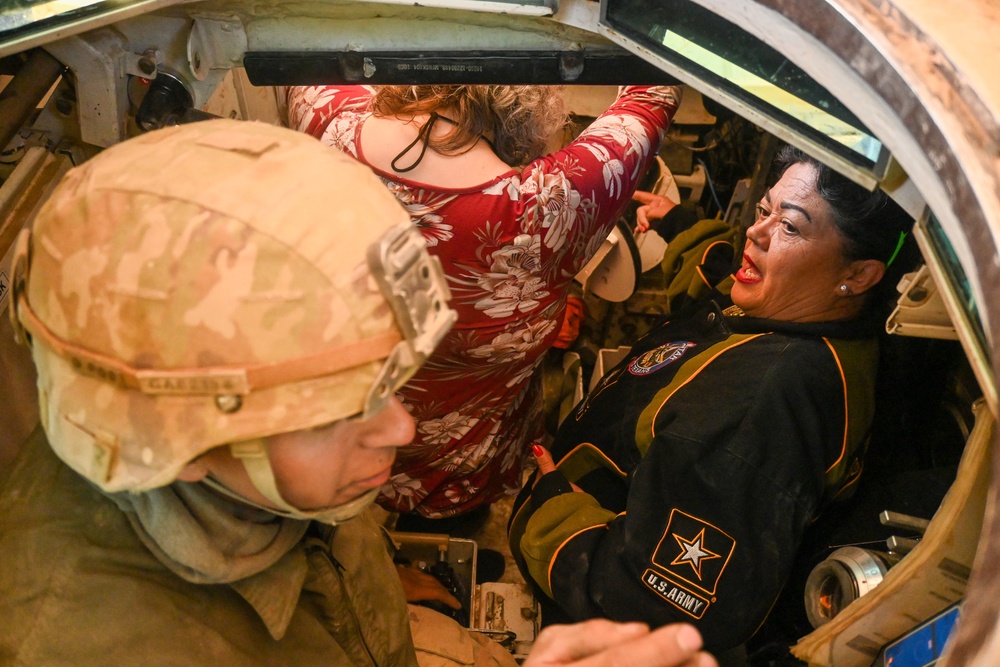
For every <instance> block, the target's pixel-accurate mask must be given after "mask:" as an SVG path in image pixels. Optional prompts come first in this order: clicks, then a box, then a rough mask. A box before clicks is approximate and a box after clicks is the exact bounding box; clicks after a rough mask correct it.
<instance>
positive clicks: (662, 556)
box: [642, 509, 736, 618]
mask: <svg viewBox="0 0 1000 667" xmlns="http://www.w3.org/2000/svg"><path fill="white" fill-rule="evenodd" d="M735 548H736V540H734V539H733V538H732V537H730V536H729V535H728V534H726V533H725V532H723V531H721V530H719V529H718V528H716V527H715V526H713V525H712V524H710V523H708V522H706V521H702V520H701V519H699V518H697V517H694V516H691V515H690V514H685V513H684V512H681V511H680V510H677V509H675V510H672V511H671V512H670V520H669V521H668V522H667V529H666V531H664V533H663V537H661V538H660V543H659V544H658V545H657V546H656V551H654V552H653V558H652V561H653V566H654V567H652V568H649V569H647V570H646V571H645V572H644V573H643V575H642V582H643V583H644V584H646V586H647V587H649V589H650V590H652V591H653V592H654V593H656V594H657V595H659V596H660V597H662V598H663V599H664V600H666V601H667V602H669V603H671V604H672V605H674V606H675V607H677V608H678V609H680V610H681V611H683V612H684V613H686V614H689V615H690V616H692V617H694V618H701V617H702V616H704V615H705V611H706V610H708V608H709V607H710V606H711V605H712V603H713V602H715V601H716V598H715V592H716V590H717V589H718V586H719V579H720V578H721V577H722V573H723V572H724V571H725V569H726V566H727V565H728V564H729V559H730V558H731V557H732V555H733V550H734V549H735Z"/></svg>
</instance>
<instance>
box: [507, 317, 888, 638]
mask: <svg viewBox="0 0 1000 667" xmlns="http://www.w3.org/2000/svg"><path fill="white" fill-rule="evenodd" d="M727 312H728V311H727ZM877 358H878V347H877V342H876V341H875V339H874V337H872V336H869V335H866V333H865V331H862V330H861V328H860V327H858V326H857V325H852V324H849V323H846V324H845V323H824V324H795V323H787V322H785V323H781V322H771V321H764V320H757V319H753V318H746V317H737V316H724V315H723V313H722V312H721V311H720V310H719V309H718V307H716V306H715V305H714V304H708V305H705V306H702V307H700V308H698V309H696V310H695V311H694V312H693V313H690V314H688V315H687V316H685V315H684V314H678V316H676V317H675V318H674V319H673V320H670V321H667V322H665V323H663V324H662V325H660V326H658V327H657V328H655V329H653V330H652V331H651V332H650V333H649V334H647V335H646V336H645V337H643V338H642V339H641V340H640V341H639V342H638V343H637V344H636V345H635V346H634V347H633V349H632V351H631V353H630V354H629V355H628V357H627V358H626V359H625V360H624V361H623V362H622V363H621V364H619V365H618V366H617V367H615V368H614V369H613V370H612V371H610V372H609V373H607V374H606V375H605V376H604V378H603V379H602V380H601V382H600V384H599V385H598V386H597V387H596V388H595V390H594V391H593V392H592V393H591V394H590V395H588V396H587V397H586V398H585V399H584V401H583V402H582V403H581V404H580V405H579V406H577V409H576V410H575V411H574V413H573V414H571V415H570V416H569V417H568V418H567V419H566V420H565V422H564V423H563V424H562V425H561V427H560V430H559V433H558V435H557V436H556V439H555V443H554V445H553V447H552V453H553V457H554V458H555V460H556V462H557V464H558V468H559V472H558V473H553V474H550V475H546V476H545V477H544V478H542V479H541V480H540V481H539V484H538V485H537V486H536V487H535V488H534V490H533V491H532V490H531V485H530V484H529V485H528V486H526V487H525V489H524V490H523V491H522V493H521V496H520V497H519V498H518V500H517V502H516V503H515V507H514V513H513V515H512V519H511V525H510V539H511V550H512V552H513V554H514V557H515V560H516V561H517V563H518V566H519V567H520V568H521V571H522V573H524V575H525V577H526V578H527V579H528V580H529V581H533V582H534V583H536V584H537V585H538V587H539V588H540V590H541V592H543V593H544V594H545V595H547V596H549V597H551V598H552V599H554V600H555V601H556V602H557V603H558V604H559V606H560V607H562V608H563V609H564V610H565V611H566V612H567V613H568V614H569V615H570V616H571V617H573V618H574V619H583V618H590V617H597V616H600V617H606V618H611V619H615V620H641V621H645V622H647V623H649V624H651V625H653V626H659V625H663V624H666V623H670V622H676V621H687V622H690V623H693V624H695V625H696V626H698V627H699V629H700V630H701V631H702V634H703V635H704V637H705V641H706V646H707V647H708V648H710V649H713V650H719V649H724V648H727V647H730V646H735V645H738V644H740V643H742V642H744V641H746V640H747V639H748V638H749V637H750V636H751V635H752V634H753V633H754V631H755V630H756V629H757V628H758V627H759V625H760V624H761V622H762V621H763V620H764V618H765V617H766V615H767V613H768V611H769V609H770V608H771V606H772V604H773V603H774V601H775V599H776V598H777V596H778V594H779V592H780V591H781V587H782V585H783V583H784V581H785V578H786V576H787V574H788V572H789V570H790V568H791V565H792V562H793V559H794V557H795V554H796V551H797V548H798V545H799V543H800V541H801V538H802V533H803V531H804V529H805V528H806V527H807V526H808V525H809V524H810V523H811V522H812V521H813V520H814V519H815V518H816V516H817V515H818V513H819V511H820V510H821V509H822V508H823V507H824V506H825V505H826V504H827V503H828V502H829V501H830V500H831V499H832V498H833V497H834V496H836V495H837V494H838V492H840V491H842V490H843V489H844V488H845V487H847V486H849V485H850V484H851V483H852V482H853V481H854V480H855V479H856V477H857V474H858V473H859V472H860V464H859V453H860V452H861V451H862V450H863V446H864V444H865V443H866V441H867V437H868V432H869V429H870V426H871V419H872V413H873V409H874V408H873V405H874V384H875V371H876V366H877ZM567 482H573V483H575V484H577V485H578V486H579V487H581V488H582V489H583V491H584V492H585V493H574V492H572V489H571V488H570V487H569V484H568V483H567Z"/></svg>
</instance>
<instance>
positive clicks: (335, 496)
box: [201, 397, 415, 511]
mask: <svg viewBox="0 0 1000 667" xmlns="http://www.w3.org/2000/svg"><path fill="white" fill-rule="evenodd" d="M414 434H415V426H414V422H413V418H412V417H410V414H409V413H408V412H407V411H406V409H405V408H404V407H403V405H402V404H401V403H400V402H399V400H398V399H396V398H395V397H392V398H391V399H390V400H389V401H388V402H387V404H386V406H385V408H383V409H382V410H381V411H380V412H378V413H377V414H375V415H373V416H371V417H369V418H368V419H361V418H360V417H359V418H355V419H343V420H340V421H336V422H334V423H332V424H328V425H326V426H321V427H318V428H313V429H305V430H301V431H293V432H291V433H282V434H280V435H274V436H270V437H268V438H265V442H266V443H267V452H268V458H269V459H270V461H271V469H272V470H273V471H274V477H275V481H276V482H277V484H278V490H279V492H280V493H281V496H282V497H283V498H284V499H285V501H287V502H288V503H289V504H290V505H292V506H293V507H296V508H298V509H301V510H305V511H312V510H320V509H328V508H331V507H336V506H338V505H342V504H344V503H346V502H348V501H350V500H354V499H355V498H357V497H359V496H361V495H363V494H365V493H366V492H368V491H370V490H371V489H373V488H375V487H378V486H381V485H382V484H384V483H385V482H386V481H387V480H388V479H389V473H390V469H391V467H392V462H393V460H394V459H395V458H396V448H397V447H402V446H405V445H408V444H409V443H410V442H412V441H413V437H414ZM201 461H202V463H203V465H204V466H205V467H206V468H207V469H208V474H210V475H211V476H212V477H213V478H214V479H215V480H216V481H217V482H219V483H220V484H222V485H223V486H225V487H227V488H229V489H231V490H232V491H234V492H236V493H238V494H240V495H241V496H243V497H245V498H247V499H248V500H250V501H252V502H254V503H256V504H258V505H260V506H263V507H271V506H272V505H271V503H269V502H268V501H267V499H265V498H264V497H263V496H262V495H261V494H260V493H259V492H258V491H257V489H256V488H255V487H254V485H253V484H252V483H251V482H250V479H249V477H248V476H247V473H246V470H245V469H244V467H243V464H242V463H241V462H240V461H238V460H236V459H234V458H233V457H232V455H231V454H230V453H229V448H228V447H221V448H217V449H215V450H212V451H211V452H208V453H207V454H206V455H205V456H203V457H202V459H201Z"/></svg>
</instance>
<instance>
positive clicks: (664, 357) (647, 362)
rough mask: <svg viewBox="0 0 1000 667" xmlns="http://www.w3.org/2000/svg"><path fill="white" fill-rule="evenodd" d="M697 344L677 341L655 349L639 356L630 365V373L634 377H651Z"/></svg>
mask: <svg viewBox="0 0 1000 667" xmlns="http://www.w3.org/2000/svg"><path fill="white" fill-rule="evenodd" d="M694 346H695V344H694V343H692V342H689V341H676V342H673V343H667V344H666V345H661V346H660V347H657V348H654V349H652V350H650V351H649V352H646V353H644V354H641V355H639V356H638V357H636V358H635V359H633V360H632V363H630V364H629V365H628V372H629V373H631V374H632V375H649V374H650V373H654V372H656V371H658V370H660V369H661V368H663V367H664V366H666V365H667V364H672V363H674V362H675V361H677V360H678V359H680V358H681V357H683V356H684V353H685V352H687V351H688V350H689V349H690V348H692V347H694Z"/></svg>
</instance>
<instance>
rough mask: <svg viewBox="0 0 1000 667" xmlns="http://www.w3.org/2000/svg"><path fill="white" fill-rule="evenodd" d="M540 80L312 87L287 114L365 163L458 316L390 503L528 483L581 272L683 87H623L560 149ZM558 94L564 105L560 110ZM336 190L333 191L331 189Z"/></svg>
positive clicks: (423, 506) (417, 412) (496, 491)
mask: <svg viewBox="0 0 1000 667" xmlns="http://www.w3.org/2000/svg"><path fill="white" fill-rule="evenodd" d="M555 95H558V93H557V92H556V91H555V90H553V89H548V88H545V87H541V86H414V87H410V86H385V87H378V88H371V87H365V86H311V87H297V88H290V89H289V90H288V111H289V125H290V126H291V127H292V128H295V129H298V130H302V131H304V132H307V133H309V134H311V135H313V136H315V137H317V138H319V139H320V140H322V141H323V142H324V143H326V144H329V145H331V146H336V147H337V148H340V149H341V150H343V151H344V152H346V153H348V154H349V155H351V156H353V157H354V158H356V159H358V160H359V161H361V162H363V163H365V164H367V165H368V166H370V167H371V168H372V169H373V170H374V171H375V173H376V174H378V175H379V176H380V177H381V178H382V180H383V181H385V183H386V185H387V186H388V187H389V189H390V190H392V192H393V193H395V194H396V196H397V198H398V199H399V201H400V202H401V203H402V204H403V205H404V206H405V207H406V208H407V209H408V210H409V212H410V215H411V217H412V218H413V220H414V221H415V222H416V223H417V225H418V226H419V227H420V229H421V231H422V232H423V235H424V238H425V239H426V241H427V245H428V247H429V249H430V252H431V253H432V254H434V255H436V256H437V257H439V258H440V259H441V262H442V264H443V266H444V270H445V273H446V274H447V275H448V278H449V283H450V286H451V291H452V307H454V308H455V309H456V310H457V311H458V323H457V324H456V325H455V327H454V328H453V329H452V330H451V332H450V333H449V334H448V336H447V338H446V339H445V340H444V341H443V342H442V343H441V345H440V346H439V347H438V348H437V350H436V351H435V352H434V355H433V356H432V357H431V359H430V360H429V361H428V362H427V363H426V364H425V365H424V367H423V368H422V369H421V370H420V371H419V372H418V374H417V375H416V376H415V377H414V378H413V379H412V380H411V381H410V382H409V383H408V384H407V385H406V387H404V389H403V390H402V392H401V393H402V398H403V401H404V404H405V405H406V406H407V408H408V409H410V410H411V411H412V413H413V416H414V418H415V419H416V422H417V437H416V440H415V442H414V444H413V446H411V447H407V448H404V449H400V450H399V452H398V458H397V461H396V464H395V467H394V470H393V476H392V478H391V479H390V480H389V482H388V483H387V484H386V485H385V487H384V488H383V490H382V495H381V497H380V499H379V503H380V504H381V505H382V506H383V507H385V508H387V509H391V510H395V511H398V512H401V513H415V514H419V515H421V516H423V517H427V518H435V519H436V518H444V517H450V516H455V515H459V514H465V513H468V512H470V511H472V510H474V509H476V508H478V507H480V506H482V505H485V504H488V503H492V502H493V501H494V500H496V499H497V498H499V497H500V496H501V495H503V494H505V493H511V494H513V493H516V492H517V491H518V490H519V489H520V486H521V469H522V461H523V460H524V459H525V458H526V456H528V455H529V454H530V445H531V444H533V443H536V442H539V441H540V439H541V437H542V435H543V433H542V419H541V391H540V379H541V378H540V376H539V375H536V374H534V370H535V368H536V367H537V366H538V365H539V363H540V362H541V360H542V356H543V354H544V353H545V351H546V350H548V349H549V347H550V346H551V344H552V342H553V340H555V338H556V336H557V333H558V325H559V322H560V318H561V315H562V313H563V310H564V308H565V304H566V292H567V289H568V287H569V285H570V283H571V281H572V280H573V277H574V276H575V275H576V274H577V273H578V272H579V270H580V269H581V268H582V267H583V266H584V264H586V262H587V261H588V260H589V259H590V257H591V256H592V255H593V254H594V253H595V252H596V251H597V249H598V248H599V247H600V245H601V243H602V242H603V240H604V239H605V238H606V237H607V235H608V234H609V233H610V231H611V229H612V227H613V226H614V224H615V222H616V221H617V219H618V217H619V215H620V214H621V212H622V211H623V209H624V208H625V206H626V205H627V204H628V202H629V199H630V197H631V195H632V192H633V190H634V189H635V187H636V185H637V183H638V182H639V180H640V179H641V178H642V176H643V175H644V174H645V173H646V171H647V170H648V169H649V167H650V165H651V163H652V160H653V159H654V156H655V155H656V152H657V150H658V147H659V143H660V140H661V139H662V136H663V133H664V131H665V130H666V128H667V127H668V125H669V123H670V120H671V119H672V117H673V114H674V112H675V111H676V109H677V105H678V104H679V102H680V91H679V89H678V88H677V87H674V86H653V87H645V86H628V87H624V88H622V89H621V90H620V91H619V95H618V98H617V100H616V101H615V102H614V103H613V104H612V105H611V106H610V107H609V108H608V109H607V111H606V112H605V113H604V114H602V115H601V116H600V117H599V118H598V119H597V120H595V121H594V122H593V123H592V124H591V125H590V126H589V127H588V128H587V129H586V130H584V131H583V132H582V133H581V134H580V135H579V137H577V138H576V139H575V140H574V141H573V142H571V143H570V144H568V145H567V146H566V147H565V148H563V149H561V150H558V151H556V152H553V153H550V154H548V155H544V156H540V155H541V153H542V151H543V148H544V140H545V139H546V138H547V137H548V136H550V135H551V134H552V132H553V131H554V130H558V129H559V127H558V126H557V125H558V124H553V122H552V121H553V118H557V119H558V120H559V121H562V118H563V117H564V116H563V115H562V113H561V106H556V105H555V104H554V103H555V102H558V98H557V97H554V96H555ZM553 109H558V110H559V113H555V114H554V113H553ZM332 204H333V205H336V202H333V203H332Z"/></svg>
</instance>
